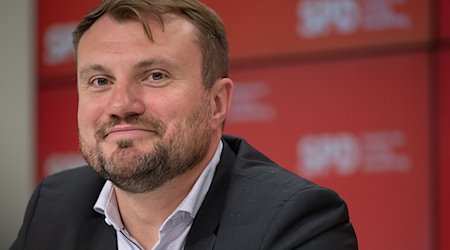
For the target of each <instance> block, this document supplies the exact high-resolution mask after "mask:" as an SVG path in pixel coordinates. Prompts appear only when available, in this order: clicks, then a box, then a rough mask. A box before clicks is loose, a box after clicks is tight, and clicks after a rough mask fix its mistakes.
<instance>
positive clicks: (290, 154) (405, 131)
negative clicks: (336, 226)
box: [226, 53, 432, 250]
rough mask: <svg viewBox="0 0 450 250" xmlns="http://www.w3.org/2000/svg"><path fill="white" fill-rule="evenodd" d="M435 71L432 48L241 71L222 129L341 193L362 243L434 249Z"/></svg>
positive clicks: (373, 246) (410, 249)
mask: <svg viewBox="0 0 450 250" xmlns="http://www.w3.org/2000/svg"><path fill="white" fill-rule="evenodd" d="M429 74H430V72H429V58H428V55H427V54H426V53H419V54H411V55H403V56H384V57H375V58H362V59H349V60H339V61H331V62H323V63H310V64H298V65H285V66H277V67H266V68H257V69H247V70H235V71H233V73H232V75H231V77H232V78H233V79H235V80H236V85H237V88H236V92H235V93H236V94H235V95H234V97H233V99H234V100H233V104H232V105H233V106H232V110H231V113H230V116H229V117H228V123H227V127H226V132H229V133H232V134H238V135H242V136H243V137H245V138H248V139H249V141H250V142H251V143H253V144H254V145H256V146H257V147H258V148H260V149H262V151H263V152H264V153H266V154H268V155H269V156H270V157H272V158H273V159H274V160H275V161H276V162H278V163H280V164H281V165H283V166H285V167H286V168H288V169H290V170H292V171H294V172H297V173H299V174H301V175H303V176H306V177H308V178H310V179H312V180H314V181H316V182H318V183H320V184H323V185H325V186H329V187H332V188H334V189H336V190H338V192H339V193H340V194H341V195H342V196H343V197H344V198H345V199H346V201H347V202H348V205H349V209H350V213H351V218H352V220H353V223H354V225H355V229H356V231H357V234H358V237H359V240H360V248H361V249H374V250H375V249H408V250H414V249H417V250H423V249H430V247H431V242H432V239H431V231H432V219H431V214H432V211H431V207H432V206H431V200H432V198H431V196H430V194H431V183H430V178H431V174H430V171H431V167H430V161H431V159H430V157H431V156H430V152H429V151H430V122H429V115H430V113H429V109H430V104H429V102H430V100H429V94H430V92H429V84H430V80H429V76H430V75H429ZM380 239H382V240H380Z"/></svg>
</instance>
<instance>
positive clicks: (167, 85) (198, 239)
mask: <svg viewBox="0 0 450 250" xmlns="http://www.w3.org/2000/svg"><path fill="white" fill-rule="evenodd" d="M73 42H74V47H75V51H76V59H77V72H78V75H77V78H78V83H77V84H78V95H79V103H78V128H79V142H80V149H81V152H82V154H83V156H84V157H85V159H86V161H87V162H88V164H89V166H85V167H81V168H77V169H74V170H69V171H66V172H63V173H60V174H56V175H54V176H50V177H48V178H46V179H45V180H43V181H42V182H41V183H40V184H39V185H38V187H37V188H36V191H35V192H34V194H33V196H32V198H31V200H30V203H29V205H28V208H27V212H26V214H25V218H24V223H23V226H22V228H21V230H20V232H19V235H18V238H17V240H16V241H15V242H14V243H13V245H12V247H11V249H47V250H49V249H83V250H85V249H119V250H124V249H169V250H172V249H243V250H244V249H245V250H251V249H305V250H309V249H311V250H312V249H357V242H356V237H355V233H354V230H353V227H352V225H351V223H350V222H349V217H348V212H347V207H346V205H345V203H344V202H343V201H342V200H341V199H340V198H339V197H338V196H337V195H336V193H334V192H333V191H331V190H328V189H325V188H322V187H319V186H317V185H315V184H313V183H311V182H308V181H307V180H304V179H302V178H301V177H298V176H296V175H294V174H292V173H289V172H288V171H286V170H284V169H283V168H281V167H279V166H277V165H276V164H275V163H273V162H272V161H270V160H269V159H268V158H266V157H265V156H264V155H262V154H261V153H259V152H258V151H257V150H256V149H254V148H252V147H251V146H250V145H248V144H247V143H246V142H245V141H243V140H242V139H239V138H235V137H231V136H225V135H223V127H224V122H225V117H226V114H227V111H228V107H229V104H230V98H231V93H232V90H233V81H232V80H231V79H229V78H228V77H227V75H228V65H227V64H228V58H227V53H228V52H227V41H226V37H225V31H224V27H223V24H222V22H221V20H220V18H219V17H218V16H217V15H216V13H215V12H214V11H213V10H211V9H210V8H208V7H207V6H205V5H203V4H201V3H200V2H197V1H194V0H106V1H104V2H102V3H101V4H100V5H99V6H98V7H97V8H96V9H94V10H93V11H92V12H90V13H89V14H88V15H87V16H86V17H85V18H84V19H83V20H82V21H81V22H80V24H79V25H78V27H77V29H76V30H75V32H74V35H73Z"/></svg>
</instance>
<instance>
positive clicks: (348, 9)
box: [204, 0, 431, 60]
mask: <svg viewBox="0 0 450 250" xmlns="http://www.w3.org/2000/svg"><path fill="white" fill-rule="evenodd" d="M204 2H205V3H207V4H209V5H210V6H211V7H213V8H214V9H215V10H217V12H218V13H219V14H220V15H221V16H222V18H223V20H224V22H225V25H226V27H227V31H228V35H229V40H230V55H231V58H232V59H237V60H239V59H249V58H263V57H280V56H292V55H293V54H294V55H295V54H297V55H298V54H304V53H307V54H309V53H315V52H327V51H328V52H329V51H335V50H355V49H361V48H364V49H370V48H380V47H386V46H387V47H393V46H401V47H402V48H404V47H405V46H408V44H409V45H411V44H416V45H417V44H422V45H424V44H425V43H426V42H428V41H429V40H430V38H431V36H430V35H431V34H430V13H431V12H430V3H431V2H430V1H427V0H404V1H396V0H376V1H373V0H333V1H330V0H283V1H279V2H277V3H276V4H274V2H273V0H260V1H258V4H257V6H255V5H254V2H251V1H241V0H222V1H221V0H218V1H217V0H206V1H204ZM359 52H360V51H359Z"/></svg>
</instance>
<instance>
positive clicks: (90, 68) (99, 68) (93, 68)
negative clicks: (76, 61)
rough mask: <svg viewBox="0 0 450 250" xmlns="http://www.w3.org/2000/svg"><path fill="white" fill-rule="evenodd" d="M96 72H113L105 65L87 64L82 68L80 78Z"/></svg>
mask: <svg viewBox="0 0 450 250" xmlns="http://www.w3.org/2000/svg"><path fill="white" fill-rule="evenodd" d="M94 72H102V73H106V74H109V73H111V71H110V70H109V69H108V68H106V67H104V66H103V65H100V64H90V65H87V66H85V67H83V68H82V69H81V70H80V75H79V78H80V79H84V78H85V77H86V75H89V74H91V73H94Z"/></svg>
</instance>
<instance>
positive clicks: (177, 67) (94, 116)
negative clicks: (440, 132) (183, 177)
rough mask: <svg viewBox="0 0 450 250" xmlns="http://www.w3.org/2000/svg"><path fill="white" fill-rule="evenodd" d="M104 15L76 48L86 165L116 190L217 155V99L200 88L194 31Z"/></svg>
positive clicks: (178, 20)
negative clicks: (148, 29) (213, 121)
mask: <svg viewBox="0 0 450 250" xmlns="http://www.w3.org/2000/svg"><path fill="white" fill-rule="evenodd" d="M150 27H151V29H152V35H153V40H154V41H153V42H151V41H150V40H149V39H148V37H147V36H146V34H145V32H144V29H143V27H142V24H140V23H139V22H136V21H126V22H121V23H118V22H117V21H114V20H112V19H111V18H110V17H109V16H103V17H101V18H100V19H99V20H98V21H97V22H96V23H94V25H93V26H92V27H91V28H90V29H89V30H88V31H87V32H86V33H85V34H84V35H83V37H82V38H81V41H80V43H79V47H78V54H77V74H78V76H77V77H78V93H79V103H78V127H79V140H80V148H81V151H82V153H83V155H84V157H85V159H86V161H87V162H88V163H89V164H90V165H91V166H92V167H93V168H94V169H95V170H96V171H97V172H99V173H100V174H101V175H102V176H103V177H105V178H107V179H110V180H111V181H112V182H113V183H114V184H116V185H117V186H118V187H120V188H122V189H124V190H126V191H129V192H134V193H139V192H146V191H151V190H154V189H155V188H158V187H159V186H161V185H163V184H164V183H166V182H167V181H169V180H171V179H173V178H174V177H176V176H179V175H180V174H183V173H184V172H186V171H187V170H189V169H191V168H193V167H195V166H196V165H198V164H199V163H200V162H201V161H202V160H204V158H205V156H206V155H207V154H208V153H209V152H210V151H211V150H212V147H215V145H211V143H210V142H211V136H212V133H213V130H214V129H216V128H213V127H212V126H211V117H212V111H211V110H212V106H211V104H212V102H211V96H210V95H209V93H210V92H209V91H206V90H205V89H204V87H203V85H202V76H201V60H202V58H201V52H200V49H199V48H198V45H197V44H196V43H195V40H194V39H195V32H196V28H195V27H194V26H193V25H192V24H191V23H190V22H189V21H187V20H186V19H184V18H182V17H180V16H177V15H169V14H168V15H166V16H165V17H164V29H162V26H161V25H160V24H158V23H155V22H150Z"/></svg>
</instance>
